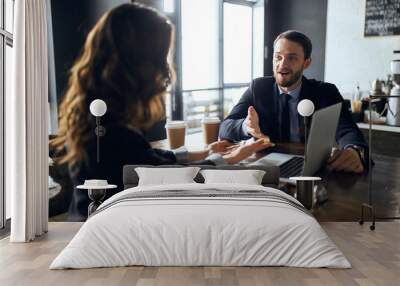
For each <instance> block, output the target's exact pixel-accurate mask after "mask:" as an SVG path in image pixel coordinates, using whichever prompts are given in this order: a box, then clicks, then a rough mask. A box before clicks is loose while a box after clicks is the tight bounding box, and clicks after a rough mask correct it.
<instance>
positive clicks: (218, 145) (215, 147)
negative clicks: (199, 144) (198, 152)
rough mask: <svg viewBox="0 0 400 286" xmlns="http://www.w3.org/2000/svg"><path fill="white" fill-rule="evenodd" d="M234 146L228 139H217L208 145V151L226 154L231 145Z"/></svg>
mask: <svg viewBox="0 0 400 286" xmlns="http://www.w3.org/2000/svg"><path fill="white" fill-rule="evenodd" d="M231 146H234V144H233V143H231V142H229V141H228V140H221V141H216V142H213V143H211V144H209V145H208V148H207V150H208V152H209V153H210V154H211V153H221V154H225V153H227V152H228V151H229V149H230V148H228V147H231Z"/></svg>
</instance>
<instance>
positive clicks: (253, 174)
mask: <svg viewBox="0 0 400 286" xmlns="http://www.w3.org/2000/svg"><path fill="white" fill-rule="evenodd" d="M200 174H202V175H203V177H204V183H205V184H212V183H227V184H228V183H230V184H232V183H234V184H247V185H261V182H262V179H263V177H264V175H265V171H262V170H202V171H201V172H200Z"/></svg>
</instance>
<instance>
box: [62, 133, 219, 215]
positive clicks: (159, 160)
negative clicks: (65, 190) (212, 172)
mask: <svg viewBox="0 0 400 286" xmlns="http://www.w3.org/2000/svg"><path fill="white" fill-rule="evenodd" d="M93 133H94V132H93ZM96 142H97V141H96V137H93V138H92V139H90V140H89V141H88V142H87V143H86V144H85V146H84V155H85V159H84V160H82V161H81V162H79V163H78V164H76V165H75V166H74V167H73V168H70V176H71V179H72V182H73V185H74V190H73V195H72V201H71V204H70V208H69V218H68V219H69V220H70V221H84V220H86V218H87V208H88V205H89V203H90V199H89V198H88V194H87V191H85V190H78V189H76V186H77V185H81V184H83V183H84V181H85V180H87V179H103V180H107V181H108V183H109V184H115V185H117V186H118V188H117V189H110V190H108V191H107V193H106V199H107V198H109V197H111V196H112V195H114V194H115V193H117V192H120V191H122V190H123V182H122V169H123V166H124V165H173V164H177V162H176V157H175V155H174V154H173V153H172V152H171V151H166V150H160V149H153V148H151V146H150V144H149V142H148V141H147V140H146V139H145V138H144V137H143V135H142V134H141V133H139V132H137V131H134V130H131V129H128V128H126V127H123V126H117V125H113V126H106V134H105V136H103V137H101V139H100V163H97V148H96ZM192 163H194V164H196V165H198V164H206V165H214V163H213V162H212V161H209V160H201V161H196V162H192Z"/></svg>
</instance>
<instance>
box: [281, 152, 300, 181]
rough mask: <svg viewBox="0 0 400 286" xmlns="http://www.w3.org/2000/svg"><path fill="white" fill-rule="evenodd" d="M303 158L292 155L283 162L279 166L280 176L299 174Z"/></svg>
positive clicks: (287, 176)
mask: <svg viewBox="0 0 400 286" xmlns="http://www.w3.org/2000/svg"><path fill="white" fill-rule="evenodd" d="M303 165H304V158H303V157H293V158H291V159H290V160H289V161H287V162H285V163H283V164H282V165H281V166H280V167H279V168H280V177H281V178H289V177H296V176H300V175H301V173H302V171H303Z"/></svg>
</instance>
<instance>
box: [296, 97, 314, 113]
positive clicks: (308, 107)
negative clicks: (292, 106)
mask: <svg viewBox="0 0 400 286" xmlns="http://www.w3.org/2000/svg"><path fill="white" fill-rule="evenodd" d="M297 111H298V112H299V114H300V115H301V116H303V117H306V116H310V115H312V114H313V113H314V103H313V102H312V101H311V100H309V99H303V100H302V101H300V102H299V104H298V105H297Z"/></svg>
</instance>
